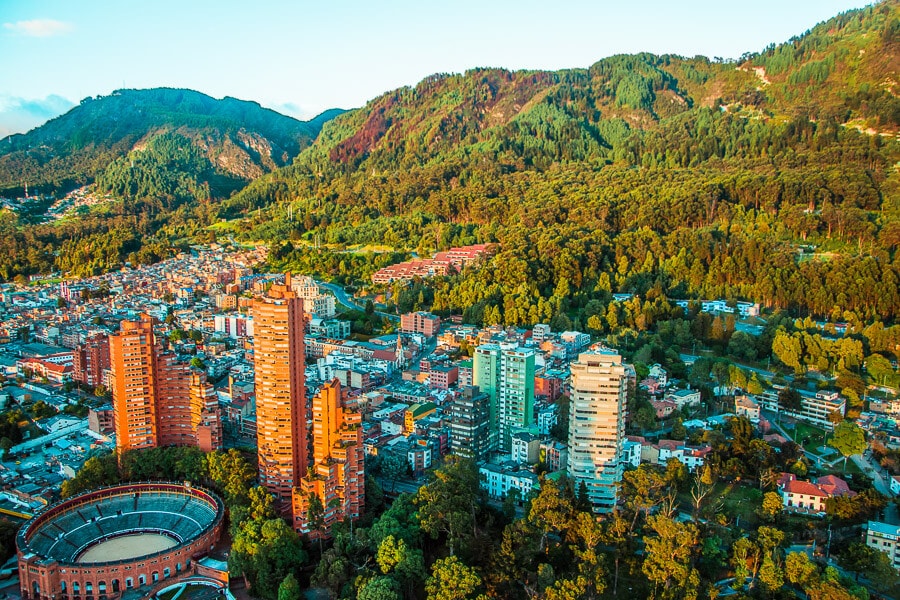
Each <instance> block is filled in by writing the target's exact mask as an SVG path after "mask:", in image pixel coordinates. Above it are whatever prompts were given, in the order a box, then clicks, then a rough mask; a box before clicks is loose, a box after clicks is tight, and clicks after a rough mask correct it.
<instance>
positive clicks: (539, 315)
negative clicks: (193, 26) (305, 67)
mask: <svg viewBox="0 0 900 600" xmlns="http://www.w3.org/2000/svg"><path fill="white" fill-rule="evenodd" d="M898 7H900V3H898V2H897V1H896V0H890V1H887V2H882V3H879V4H876V5H874V6H871V7H868V8H866V9H862V10H857V11H850V12H847V13H844V14H842V15H839V16H838V17H835V18H834V19H832V20H830V21H828V22H826V23H822V24H820V25H818V26H816V27H814V28H813V29H811V30H810V31H808V32H806V33H805V34H803V35H801V36H799V37H797V38H794V39H792V40H790V41H788V42H786V43H784V44H780V45H777V46H771V47H769V48H766V49H764V50H762V51H761V52H758V53H748V54H746V55H744V56H743V57H741V59H740V60H739V61H735V62H728V61H721V60H709V59H706V58H703V57H694V58H684V57H679V56H669V55H665V56H655V55H651V54H637V55H619V56H613V57H610V58H606V59H603V60H601V61H599V62H597V63H596V64H594V65H592V66H591V67H589V68H587V69H572V70H565V71H557V72H536V71H518V72H509V71H504V70H502V69H475V70H472V71H469V72H467V73H465V74H437V75H433V76H431V77H428V78H426V79H425V80H423V81H422V82H420V83H419V84H418V85H416V86H415V87H407V88H401V89H398V90H395V91H392V92H388V93H386V94H384V95H382V96H380V97H378V98H375V99H373V100H372V101H371V102H369V103H368V104H367V105H366V106H365V107H363V108H361V109H358V110H354V111H350V112H347V113H345V114H342V115H339V116H337V118H335V119H333V120H330V121H328V122H327V123H324V127H322V129H321V133H320V134H319V136H318V138H317V139H316V141H315V142H314V143H313V144H312V145H311V146H310V147H308V148H306V149H305V150H303V151H302V152H300V153H299V155H298V156H297V157H296V158H295V159H294V160H293V162H292V164H290V165H288V166H284V167H282V168H279V169H276V170H274V171H272V172H271V173H268V174H262V173H261V172H260V173H259V175H260V176H258V177H256V178H255V179H254V180H253V181H252V182H251V183H250V184H249V185H247V186H246V187H243V186H244V184H245V183H246V181H247V179H248V177H245V176H240V175H238V174H236V173H235V172H234V171H228V170H227V169H223V168H222V166H223V165H222V162H221V160H220V158H221V157H216V156H214V154H215V153H214V152H213V151H212V150H211V148H212V146H210V147H209V148H207V150H205V151H201V150H200V149H198V148H199V146H198V144H197V143H196V138H195V137H192V136H191V135H190V134H189V133H187V132H185V128H189V125H192V124H193V125H196V122H199V121H203V122H212V121H215V120H216V119H220V120H221V119H224V117H222V116H221V115H219V114H218V113H213V116H210V115H208V114H205V116H202V117H200V116H197V117H193V120H191V119H188V118H187V117H184V124H183V127H180V128H178V127H173V128H172V131H170V132H169V133H167V134H165V136H164V137H163V139H161V140H159V141H158V142H156V143H153V144H149V143H144V144H141V145H139V146H138V147H137V148H135V149H134V150H132V151H131V152H130V153H126V152H123V153H120V154H119V156H118V157H117V158H116V159H114V160H109V161H107V162H105V163H104V164H103V166H102V168H98V169H96V170H95V171H93V172H91V173H92V174H91V177H92V178H93V179H95V180H96V182H97V183H96V185H97V189H98V190H101V191H106V192H110V193H112V194H114V195H115V196H118V197H122V198H124V199H125V202H124V203H122V204H113V205H111V206H106V207H105V208H101V209H98V210H97V211H95V212H94V213H92V214H88V215H85V216H84V217H81V218H78V219H74V220H69V221H63V222H60V223H57V224H54V225H31V224H29V220H28V218H27V217H28V215H23V214H21V213H11V212H8V211H5V212H3V213H2V214H0V229H2V231H3V232H4V236H3V242H2V244H3V248H2V250H3V252H2V253H0V256H2V259H0V277H2V278H4V279H7V280H8V279H11V278H13V277H15V276H17V275H28V274H33V273H38V272H49V271H52V270H55V269H61V270H64V271H70V272H72V273H74V274H76V275H84V274H89V273H95V272H100V271H102V270H104V269H107V268H114V267H117V266H118V265H120V264H121V263H123V262H125V261H130V262H133V263H139V262H147V261H152V260H154V259H156V258H157V257H160V256H164V255H165V254H166V252H167V251H168V249H169V248H171V247H172V246H173V245H177V244H184V243H187V242H190V241H197V240H201V241H202V240H208V239H212V238H214V237H215V236H216V235H220V234H224V235H227V236H228V238H230V239H234V238H240V239H245V240H251V241H256V240H262V241H265V242H268V243H270V244H272V245H273V246H275V247H276V248H277V251H276V252H274V253H273V257H274V258H273V263H272V265H271V266H272V267H273V268H290V267H294V268H298V267H299V268H302V269H303V270H306V271H311V272H316V273H318V274H321V275H323V276H325V277H328V278H333V279H338V280H340V281H342V282H345V283H350V282H352V283H356V284H357V285H364V284H365V283H366V281H367V279H368V276H369V275H370V274H371V272H372V271H373V270H374V268H376V267H375V264H376V261H377V264H378V265H382V264H384V263H385V262H386V261H387V260H400V258H401V257H402V256H404V255H405V254H406V253H408V252H418V253H419V254H420V255H423V254H427V253H429V252H432V251H434V250H438V249H445V248H447V247H449V246H451V245H454V244H465V243H474V242H497V243H498V244H499V252H498V253H497V254H496V255H495V256H494V257H493V259H492V260H491V261H489V262H488V263H487V264H486V265H484V268H482V269H480V270H474V269H473V270H471V271H469V272H464V273H462V274H460V275H458V276H455V277H450V278H442V279H437V280H434V281H432V282H429V284H428V285H427V288H428V289H427V293H426V295H427V296H428V297H429V300H430V302H429V304H430V308H433V309H434V310H435V311H437V312H441V313H444V314H446V313H461V314H464V315H466V316H467V318H468V319H469V320H471V321H473V322H488V323H493V322H496V323H503V324H510V325H530V324H533V323H536V322H538V321H547V320H551V319H553V318H555V317H559V316H565V317H566V318H567V319H569V320H570V321H571V322H572V323H573V324H577V325H580V326H582V327H584V326H586V324H587V320H588V319H590V318H591V317H592V316H596V315H595V314H592V313H591V311H589V310H587V306H588V305H589V304H590V303H591V302H592V301H596V302H600V303H602V305H603V306H604V307H605V306H606V304H607V303H608V300H609V297H610V293H611V292H632V293H636V294H638V295H640V296H641V297H646V296H647V295H651V296H658V295H664V296H666V297H670V298H701V297H709V298H714V297H723V298H726V299H731V300H735V299H748V300H754V301H759V302H761V303H762V304H763V305H765V306H766V307H769V308H772V309H783V310H787V311H789V312H791V313H792V314H793V315H795V316H800V317H805V316H813V317H815V318H819V319H826V318H828V319H832V320H839V321H847V320H851V319H853V318H858V319H862V320H865V321H870V320H872V319H874V318H876V317H877V318H879V319H881V320H884V321H887V322H893V321H894V320H895V319H896V318H897V317H898V312H900V291H898V290H900V263H898V257H897V249H898V246H900V172H898V169H897V167H896V164H897V160H898V158H900V145H898V142H897V133H898V128H900V99H898V98H897V96H896V89H895V88H896V81H895V79H896V73H897V71H898V68H897V67H898V62H900V59H898V48H900V25H898V22H900V10H898ZM177 92H178V93H179V94H181V95H180V96H179V97H178V98H179V100H178V102H176V103H175V104H174V106H175V107H176V108H173V109H171V110H172V112H177V113H178V114H179V115H182V114H185V113H187V112H188V108H190V107H193V106H194V105H195V104H197V103H200V104H202V102H200V100H202V99H205V98H206V97H205V96H202V95H199V94H198V95H196V96H197V97H199V99H200V100H198V99H197V98H195V97H194V96H192V95H191V94H193V93H188V92H184V91H177ZM144 93H145V92H134V91H126V92H119V93H117V94H116V95H114V96H112V97H110V98H105V99H102V100H95V101H88V102H87V103H86V105H85V106H82V107H78V108H76V109H74V110H73V111H72V113H70V114H68V115H64V116H63V117H60V118H59V119H57V120H54V122H51V124H48V125H47V126H45V127H49V126H50V125H52V126H53V127H51V129H48V130H47V131H43V132H42V130H43V129H44V128H41V129H39V130H36V131H35V132H32V133H31V134H29V136H31V137H30V139H32V140H33V141H34V142H37V141H39V138H40V136H49V135H50V134H49V133H48V132H49V131H56V132H57V133H56V135H57V136H63V137H64V133H65V131H66V129H65V128H63V127H62V126H61V125H62V124H64V123H68V122H69V121H71V120H73V119H74V116H73V115H77V111H78V110H79V109H80V110H82V111H88V110H90V111H93V112H90V113H85V114H95V113H96V112H97V111H94V106H95V105H99V104H102V103H104V102H110V101H113V100H114V101H115V102H117V103H120V104H121V103H128V102H131V103H133V104H134V105H135V106H136V108H134V109H132V110H131V111H130V112H129V111H125V113H124V114H129V115H134V114H143V112H148V111H146V110H145V109H143V108H141V107H142V106H143V105H142V104H140V103H139V102H137V100H136V99H135V98H142V97H143V96H141V94H144ZM153 93H154V94H164V95H165V94H169V95H171V94H173V93H175V91H171V90H162V91H159V90H157V91H153ZM212 102H216V101H212ZM218 102H226V101H218ZM232 102H237V101H232ZM246 104H247V103H242V104H241V105H240V106H241V107H242V108H247V107H246V106H245V105H246ZM217 106H218V105H217ZM223 106H224V105H223ZM250 106H255V105H250ZM176 109H177V110H176ZM223 110H224V108H223ZM142 111H143V112H142ZM178 111H181V112H178ZM149 112H152V111H149ZM200 112H202V111H199V110H195V111H194V113H200ZM251 112H252V111H251ZM263 112H264V113H265V115H263V116H259V119H262V118H263V117H265V118H272V114H274V113H271V111H263ZM194 113H191V114H194ZM270 113H271V114H270ZM254 114H255V113H254ZM328 116H333V115H328ZM232 117H233V119H234V120H233V121H231V122H230V123H232V124H233V123H234V122H239V121H240V119H241V118H245V117H244V116H243V114H240V115H238V116H234V115H232ZM246 119H248V118H245V120H246ZM61 120H62V121H61ZM324 120H325V119H324V118H323V119H322V121H324ZM57 121H59V123H57ZM93 122H94V121H90V123H93ZM247 122H249V121H247ZM317 125H322V123H321V121H319V122H317ZM222 127H223V132H222V133H221V135H222V136H224V137H227V136H228V135H232V133H229V132H232V130H231V129H229V127H230V125H222ZM276 129H277V128H276ZM77 131H78V132H79V134H78V135H72V136H70V137H69V138H68V139H69V140H70V142H69V143H72V144H76V146H78V145H79V144H82V145H83V141H84V140H85V139H87V138H89V137H90V136H92V135H96V136H98V139H99V140H106V141H107V142H108V141H109V140H112V139H113V135H112V133H110V132H109V131H105V130H104V131H103V132H102V135H100V134H98V133H96V132H94V130H93V129H91V128H90V127H86V126H85V127H82V128H80V129H78V130H77ZM279 131H281V130H279ZM304 131H306V130H304ZM295 134H296V135H295V139H299V138H303V135H304V134H302V133H298V132H297V131H295ZM209 135H212V134H209ZM104 136H105V137H104ZM178 136H182V137H181V138H179V137H178ZM296 136H299V138H297V137H296ZM26 137H28V136H26ZM182 138H183V140H193V141H194V143H193V144H192V145H191V144H187V145H190V146H191V147H192V148H193V150H190V149H188V148H187V147H186V143H183V142H182V141H179V140H182ZM60 139H62V137H60ZM116 139H118V140H119V142H117V143H125V141H123V140H125V138H124V137H119V138H116ZM277 139H278V140H280V141H279V144H280V145H279V146H278V147H280V148H283V149H284V152H283V153H282V154H281V155H280V156H281V158H280V159H279V161H275V162H274V164H273V165H272V166H278V165H279V164H285V163H286V162H288V157H289V155H291V152H290V149H291V148H294V149H297V148H299V146H298V145H299V144H300V142H299V141H298V142H296V143H295V145H294V146H290V144H288V142H287V141H285V139H286V138H285V136H284V135H282V136H281V137H279V138H277ZM303 139H309V138H303ZM77 140H82V142H78V143H76V142H77ZM134 141H135V140H130V141H129V142H128V143H129V144H133V143H134ZM15 142H16V143H17V144H21V143H22V140H19V139H16V140H15ZM104 143H106V142H104ZM101 146H102V147H107V148H108V147H110V144H109V143H106V145H105V146H104V144H103V143H99V142H98V144H97V146H96V147H97V148H99V147H101ZM79 147H80V146H79ZM272 148H275V144H274V143H273V145H272ZM26 154H28V153H26ZM76 154H77V153H72V154H70V155H69V156H76ZM275 154H277V153H272V154H271V155H270V156H272V157H274V156H275ZM20 155H21V151H19V154H16V153H10V154H6V155H5V157H6V158H5V159H4V160H6V159H8V160H12V159H13V158H14V157H15V156H20ZM60 156H62V154H61V155H60ZM78 156H81V155H78ZM274 160H275V159H274V158H273V161H274ZM25 172H28V170H27V169H26V170H24V171H22V173H25ZM51 172H53V170H52V169H50V170H47V171H46V173H47V174H48V177H49V173H51ZM86 173H87V171H83V172H82V175H79V176H84V177H86V176H87V175H86ZM57 179H59V180H60V181H62V179H64V178H57ZM241 188H243V189H241ZM239 189H240V191H237V193H233V192H235V191H236V190H239ZM173 211H175V212H173ZM216 221H219V222H218V223H217V222H216ZM213 225H215V227H212V226H213ZM370 244H375V245H379V246H387V247H389V249H391V250H393V254H390V253H389V254H380V255H364V254H363V255H359V254H357V255H354V254H347V253H344V252H343V249H344V248H346V247H348V246H366V245H370ZM311 247H315V249H314V250H311V249H310V248H311ZM392 257H393V258H392ZM376 291H377V290H376ZM391 291H393V292H394V294H393V296H394V297H396V296H397V295H399V292H400V291H401V290H391ZM596 302H595V304H594V305H593V306H594V307H596ZM604 310H605V309H604ZM594 312H595V313H596V311H594Z"/></svg>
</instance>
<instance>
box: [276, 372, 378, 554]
mask: <svg viewBox="0 0 900 600" xmlns="http://www.w3.org/2000/svg"><path fill="white" fill-rule="evenodd" d="M312 423H313V426H312V455H311V456H310V457H309V472H308V473H305V474H304V475H303V476H302V477H301V478H300V482H299V485H298V486H297V487H296V488H295V489H294V494H293V524H294V529H296V530H297V532H298V533H301V534H307V535H309V536H310V538H312V539H317V538H319V537H324V538H328V537H330V531H331V527H332V525H334V524H335V523H338V522H340V521H343V520H344V519H348V518H349V519H356V518H358V517H359V515H360V513H361V512H362V508H363V505H364V504H365V480H366V474H365V469H364V465H365V460H364V457H363V438H362V434H363V431H362V427H361V423H362V416H361V415H360V413H359V412H357V411H355V410H351V409H350V408H349V406H348V403H347V399H346V396H345V395H344V394H343V393H342V390H341V384H340V383H338V382H337V381H336V380H335V381H332V382H330V383H326V384H325V385H324V386H323V387H322V389H321V390H320V391H319V393H318V394H316V396H315V397H314V398H313V401H312Z"/></svg>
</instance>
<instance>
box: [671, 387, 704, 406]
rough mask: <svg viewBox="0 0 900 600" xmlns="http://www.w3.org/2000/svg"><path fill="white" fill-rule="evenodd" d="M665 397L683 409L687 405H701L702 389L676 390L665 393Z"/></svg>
mask: <svg viewBox="0 0 900 600" xmlns="http://www.w3.org/2000/svg"><path fill="white" fill-rule="evenodd" d="M665 399H666V400H668V401H669V402H674V403H675V408H676V409H678V410H681V409H682V408H684V407H685V406H699V405H700V390H675V391H674V392H670V393H668V394H666V395H665Z"/></svg>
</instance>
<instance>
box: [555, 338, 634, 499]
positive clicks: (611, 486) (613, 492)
mask: <svg viewBox="0 0 900 600" xmlns="http://www.w3.org/2000/svg"><path fill="white" fill-rule="evenodd" d="M571 371H572V396H571V404H570V409H569V464H568V471H569V476H570V477H571V478H572V479H573V481H574V482H575V486H576V490H577V489H579V488H580V487H581V483H582V482H584V483H585V485H586V487H587V493H588V498H589V499H590V502H591V506H592V507H593V509H594V512H609V511H611V510H612V509H613V508H614V507H615V505H616V497H617V489H618V486H619V483H620V482H621V481H622V462H621V461H620V460H619V457H620V456H621V455H622V448H623V443H624V440H625V405H626V391H627V378H626V376H625V366H624V365H623V364H622V357H621V356H619V355H618V354H613V353H584V354H580V355H579V356H578V361H577V362H575V363H572V368H571Z"/></svg>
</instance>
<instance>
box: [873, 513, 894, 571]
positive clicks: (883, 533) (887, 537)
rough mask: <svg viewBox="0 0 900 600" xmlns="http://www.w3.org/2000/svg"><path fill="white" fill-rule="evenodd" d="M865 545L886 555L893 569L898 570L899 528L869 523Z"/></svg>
mask: <svg viewBox="0 0 900 600" xmlns="http://www.w3.org/2000/svg"><path fill="white" fill-rule="evenodd" d="M866 545H867V546H868V547H870V548H875V549H876V550H878V551H880V552H884V553H885V554H887V556H888V558H889V559H890V560H891V564H892V565H893V566H894V568H895V569H897V570H900V526H898V525H888V524H887V523H881V522H879V521H869V526H868V527H867V528H866Z"/></svg>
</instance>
